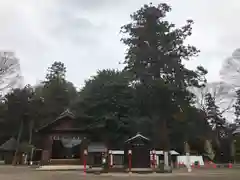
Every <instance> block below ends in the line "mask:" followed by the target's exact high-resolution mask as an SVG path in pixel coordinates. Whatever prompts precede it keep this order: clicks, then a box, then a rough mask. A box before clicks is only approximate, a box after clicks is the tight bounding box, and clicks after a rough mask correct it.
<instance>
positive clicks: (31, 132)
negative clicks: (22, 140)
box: [28, 120, 34, 163]
mask: <svg viewBox="0 0 240 180" xmlns="http://www.w3.org/2000/svg"><path fill="white" fill-rule="evenodd" d="M33 126H34V121H33V120H30V122H29V140H28V145H30V146H31V151H30V153H29V157H30V159H29V161H30V163H31V162H32V157H33V151H34V149H33V146H32V136H33Z"/></svg>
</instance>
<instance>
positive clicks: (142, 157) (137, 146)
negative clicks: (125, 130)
mask: <svg viewBox="0 0 240 180" xmlns="http://www.w3.org/2000/svg"><path fill="white" fill-rule="evenodd" d="M150 151H151V140H150V139H149V138H147V137H145V136H143V135H141V134H140V133H137V134H136V135H135V136H133V137H131V138H129V139H128V140H126V141H125V152H124V154H125V160H126V161H125V163H126V164H127V163H129V161H131V168H150V167H151V162H150ZM129 158H131V160H130V159H129Z"/></svg>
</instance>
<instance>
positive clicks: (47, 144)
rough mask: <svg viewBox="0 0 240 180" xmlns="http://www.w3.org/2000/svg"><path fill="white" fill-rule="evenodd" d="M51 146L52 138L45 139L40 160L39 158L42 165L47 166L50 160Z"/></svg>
mask: <svg viewBox="0 0 240 180" xmlns="http://www.w3.org/2000/svg"><path fill="white" fill-rule="evenodd" d="M52 145H53V139H52V136H47V137H45V140H44V147H43V150H42V158H41V159H42V164H43V165H45V164H48V163H49V160H50V159H51V156H52Z"/></svg>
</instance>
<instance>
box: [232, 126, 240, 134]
mask: <svg viewBox="0 0 240 180" xmlns="http://www.w3.org/2000/svg"><path fill="white" fill-rule="evenodd" d="M232 134H233V135H237V134H239V135H240V126H238V127H237V128H236V130H235V131H233V133H232Z"/></svg>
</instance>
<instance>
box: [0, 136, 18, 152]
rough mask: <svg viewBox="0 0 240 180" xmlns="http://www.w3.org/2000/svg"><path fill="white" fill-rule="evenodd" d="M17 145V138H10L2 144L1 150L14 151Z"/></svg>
mask: <svg viewBox="0 0 240 180" xmlns="http://www.w3.org/2000/svg"><path fill="white" fill-rule="evenodd" d="M16 147H17V141H16V139H15V138H13V137H12V138H10V139H9V140H7V141H6V142H5V143H3V144H2V145H1V146H0V150H3V151H14V150H15V149H16Z"/></svg>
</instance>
